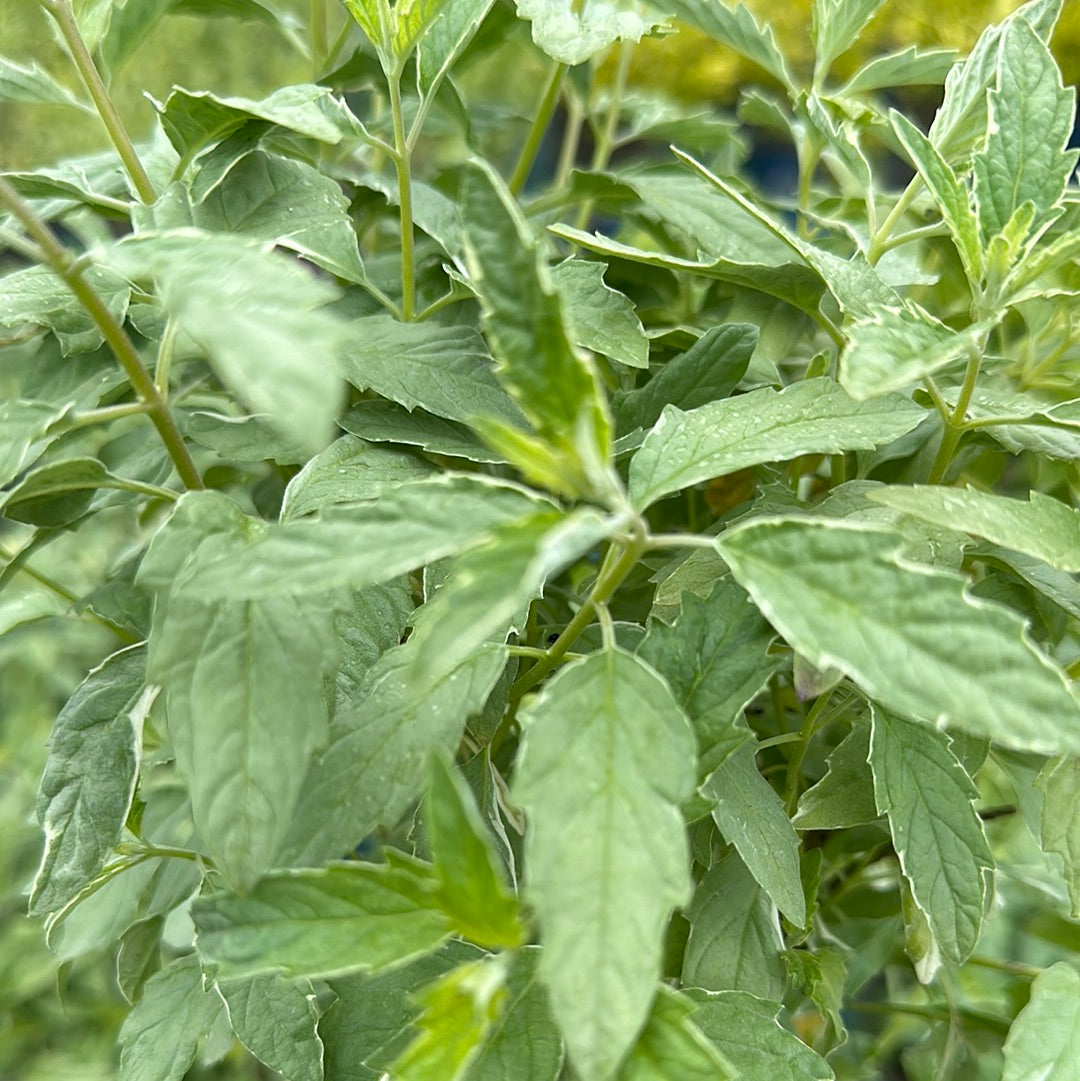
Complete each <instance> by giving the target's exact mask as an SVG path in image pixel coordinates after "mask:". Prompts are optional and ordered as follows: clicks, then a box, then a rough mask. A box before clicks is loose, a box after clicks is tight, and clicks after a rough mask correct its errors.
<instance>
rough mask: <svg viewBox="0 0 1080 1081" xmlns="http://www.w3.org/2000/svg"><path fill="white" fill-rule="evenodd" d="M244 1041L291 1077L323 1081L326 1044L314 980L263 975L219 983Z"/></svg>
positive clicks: (234, 1026)
mask: <svg viewBox="0 0 1080 1081" xmlns="http://www.w3.org/2000/svg"><path fill="white" fill-rule="evenodd" d="M217 986H218V990H219V991H220V992H221V997H222V998H223V999H224V1000H225V1007H226V1009H227V1010H228V1014H229V1024H230V1025H231V1026H232V1030H233V1032H235V1033H236V1036H237V1038H238V1039H239V1040H240V1042H241V1043H242V1044H243V1045H244V1046H245V1047H246V1048H247V1049H248V1050H249V1051H250V1052H251V1053H252V1054H253V1055H254V1056H255V1057H256V1058H257V1059H258V1060H259V1061H260V1062H261V1063H263V1065H265V1066H268V1067H269V1068H270V1069H271V1070H276V1071H277V1072H278V1073H280V1074H282V1075H284V1076H285V1077H287V1078H289V1081H322V1077H323V1043H322V1040H321V1039H320V1037H319V1034H318V1032H317V1031H316V1028H315V1026H316V1023H317V1022H318V1019H319V1013H318V1010H317V1009H316V1006H315V995H314V992H313V991H312V989H311V984H309V983H308V982H307V981H306V980H305V981H299V982H297V981H293V980H288V979H285V978H284V977H283V976H279V975H277V974H276V973H269V972H268V973H262V974H260V975H256V976H250V977H248V978H246V979H240V980H225V981H222V982H219V983H218V985H217Z"/></svg>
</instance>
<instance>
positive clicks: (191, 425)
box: [178, 409, 308, 465]
mask: <svg viewBox="0 0 1080 1081" xmlns="http://www.w3.org/2000/svg"><path fill="white" fill-rule="evenodd" d="M178 419H179V418H178ZM182 431H183V432H184V434H185V435H186V436H187V437H188V438H189V439H190V440H192V442H195V443H198V444H199V446H200V447H207V448H209V449H210V450H214V451H217V453H218V455H219V456H220V457H222V458H225V459H227V460H228V461H231V462H265V461H275V462H277V463H278V464H280V465H299V464H300V463H302V462H305V461H307V458H308V454H307V451H305V450H304V448H303V447H301V446H297V444H296V443H294V442H293V441H291V440H289V439H286V438H285V437H284V436H282V434H281V433H280V432H279V431H278V430H277V429H276V428H275V427H274V425H273V423H272V422H271V420H270V418H269V417H268V416H266V415H265V414H255V415H254V416H247V417H231V416H226V415H225V414H224V413H211V412H209V411H208V410H201V409H200V410H197V411H195V412H193V413H188V414H186V415H185V416H184V417H183V428H182Z"/></svg>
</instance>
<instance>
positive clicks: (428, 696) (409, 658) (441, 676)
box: [279, 643, 506, 865]
mask: <svg viewBox="0 0 1080 1081" xmlns="http://www.w3.org/2000/svg"><path fill="white" fill-rule="evenodd" d="M416 654H417V650H416V648H415V646H414V647H411V648H410V645H409V643H406V644H405V645H404V646H398V647H395V648H394V649H391V650H388V651H387V652H386V653H384V654H383V655H382V657H380V658H379V660H378V662H377V663H376V664H375V665H373V666H372V668H371V670H370V671H369V672H368V674H367V676H366V677H365V680H364V683H363V685H362V687H361V690H360V693H359V694H358V695H357V697H356V699H355V704H354V705H353V706H352V708H348V709H345V710H343V711H342V712H340V713H339V714H338V715H337V716H336V717H335V718H334V721H333V724H332V726H331V729H330V742H329V744H328V745H327V747H326V750H325V751H323V753H322V754H320V755H319V756H318V757H317V758H316V759H315V761H314V763H313V764H312V767H311V769H310V771H309V772H308V776H307V779H306V780H305V781H304V785H303V791H302V793H301V797H300V802H299V804H298V806H297V808H296V813H295V815H294V816H293V820H292V823H291V825H290V828H289V831H288V835H287V837H286V838H285V842H284V844H283V846H282V851H281V854H280V857H279V859H280V861H283V862H288V863H292V864H301V865H303V864H313V863H321V862H322V861H323V860H326V859H328V858H334V857H339V856H344V855H345V854H346V853H348V852H350V851H351V850H352V849H353V848H354V846H355V845H356V844H357V843H359V842H360V841H362V840H363V839H364V838H365V837H366V836H367V835H368V834H369V833H371V831H372V830H374V829H375V828H376V827H377V826H379V825H385V826H394V825H396V824H397V821H398V819H399V818H400V817H401V816H402V815H403V814H404V813H405V811H406V810H407V808H408V807H409V805H410V804H411V803H413V801H414V800H415V799H416V798H417V797H418V796H419V795H420V793H421V791H422V790H423V787H424V782H425V780H426V776H427V764H428V758H429V756H430V754H431V752H432V750H434V749H435V748H437V747H443V748H445V749H446V750H447V751H454V750H456V749H457V745H458V744H459V743H460V741H461V737H462V733H463V732H464V730H465V722H466V720H467V719H468V717H469V716H470V714H473V713H477V712H478V711H479V710H480V709H481V707H482V706H483V704H484V702H485V701H486V700H487V696H488V694H489V693H490V692H491V689H492V687H494V685H495V683H496V681H497V680H498V678H499V675H500V674H501V672H502V669H503V666H504V664H505V660H506V657H505V650H504V649H503V648H502V647H496V646H486V647H483V648H481V649H478V650H475V651H474V652H473V653H472V654H471V655H469V656H468V657H466V658H465V659H464V661H463V662H462V663H460V664H458V665H454V666H446V667H443V668H441V669H439V670H436V671H434V672H431V673H430V674H428V675H426V677H425V678H423V679H421V678H419V677H418V676H417V672H416Z"/></svg>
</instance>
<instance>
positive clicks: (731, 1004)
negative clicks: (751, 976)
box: [683, 988, 835, 1081]
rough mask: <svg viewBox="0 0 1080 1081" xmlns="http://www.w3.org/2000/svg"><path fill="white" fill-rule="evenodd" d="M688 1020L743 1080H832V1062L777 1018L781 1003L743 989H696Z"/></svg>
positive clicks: (690, 992) (692, 991) (689, 992)
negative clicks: (718, 1050) (712, 1044)
mask: <svg viewBox="0 0 1080 1081" xmlns="http://www.w3.org/2000/svg"><path fill="white" fill-rule="evenodd" d="M683 997H684V998H687V999H689V1000H690V1001H691V1002H692V1003H693V1004H694V1010H693V1012H692V1013H691V1014H690V1020H691V1021H693V1022H694V1024H695V1025H696V1026H697V1027H698V1028H699V1029H701V1031H702V1032H704V1033H705V1035H706V1036H708V1037H709V1039H710V1040H712V1041H713V1043H715V1044H716V1046H717V1047H718V1048H719V1049H720V1051H721V1052H722V1053H723V1055H724V1058H726V1059H727V1060H728V1061H729V1062H730V1063H731V1065H732V1066H733V1067H734V1068H735V1069H736V1070H737V1071H738V1076H739V1078H741V1079H742V1081H776V1079H777V1078H781V1077H782V1078H783V1079H784V1081H832V1078H833V1077H834V1076H835V1075H834V1074H833V1071H832V1067H830V1066H829V1064H828V1063H827V1062H826V1061H825V1060H824V1059H823V1058H822V1057H821V1056H820V1055H818V1054H817V1053H816V1052H815V1051H812V1050H811V1049H810V1048H809V1047H807V1046H806V1044H804V1043H803V1042H802V1040H800V1039H799V1037H798V1036H796V1035H795V1034H794V1033H793V1032H789V1031H788V1030H787V1029H786V1028H784V1027H783V1026H782V1025H781V1024H780V1022H779V1021H777V1019H776V1015H777V1013H778V1012H779V1006H778V1004H777V1003H775V1002H769V1001H766V1000H765V999H761V998H757V997H755V996H754V995H751V994H748V993H747V992H745V991H715V992H710V991H700V990H698V989H696V988H690V989H689V990H687V991H684V992H683Z"/></svg>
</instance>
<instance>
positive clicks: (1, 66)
mask: <svg viewBox="0 0 1080 1081" xmlns="http://www.w3.org/2000/svg"><path fill="white" fill-rule="evenodd" d="M0 101H17V102H22V103H26V104H31V105H73V106H75V107H77V108H79V109H85V110H86V111H87V112H89V111H90V109H89V107H88V106H87V105H85V104H84V103H83V102H81V101H79V99H78V98H76V97H75V96H74V94H72V93H71V91H70V90H68V89H67V87H65V86H62V85H61V84H60V83H58V82H57V81H56V80H55V79H54V78H53V77H52V76H51V75H50V74H49V73H48V72H47V71H44V70H42V68H40V67H39V66H38V65H37V64H20V63H17V62H16V61H14V60H9V59H8V58H7V57H6V56H0Z"/></svg>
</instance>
